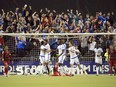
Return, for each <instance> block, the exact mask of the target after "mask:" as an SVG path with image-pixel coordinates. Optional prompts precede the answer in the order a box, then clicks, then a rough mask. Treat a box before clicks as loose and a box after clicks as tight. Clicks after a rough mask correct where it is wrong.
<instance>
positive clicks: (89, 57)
mask: <svg viewBox="0 0 116 87" xmlns="http://www.w3.org/2000/svg"><path fill="white" fill-rule="evenodd" d="M19 38H22V40H23V41H24V42H25V47H24V48H25V49H24V51H22V52H21V53H20V54H19V53H18V52H17V44H18V43H19ZM44 39H48V40H49V44H50V47H51V50H52V52H51V54H52V57H51V61H57V58H56V54H57V52H56V51H54V50H56V49H57V46H58V44H59V41H60V40H61V39H65V40H66V44H67V49H68V42H69V41H73V45H74V46H75V47H77V48H78V49H79V50H80V51H81V55H79V58H80V61H94V56H95V54H94V51H93V49H94V48H95V46H96V45H97V44H99V45H100V46H101V47H102V49H103V51H104V53H105V49H106V48H108V47H109V46H110V45H113V46H116V34H114V33H109V34H108V33H102V34H96V33H95V34H94V33H92V34H72V33H71V34H66V33H65V34H1V35H0V55H1V52H2V51H3V48H4V46H5V45H7V46H8V47H9V50H10V52H11V53H12V57H13V60H14V61H39V51H40V50H39V49H40V42H41V41H42V40H44ZM0 58H1V56H0ZM65 60H66V61H69V56H68V55H67V57H66V59H65ZM0 61H1V60H0Z"/></svg>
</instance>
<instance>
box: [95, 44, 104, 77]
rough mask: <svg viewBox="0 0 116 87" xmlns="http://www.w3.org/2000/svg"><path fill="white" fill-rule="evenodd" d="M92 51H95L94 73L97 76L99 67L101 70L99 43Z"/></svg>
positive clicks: (101, 53) (101, 52)
mask: <svg viewBox="0 0 116 87" xmlns="http://www.w3.org/2000/svg"><path fill="white" fill-rule="evenodd" d="M94 52H95V63H96V75H97V76H98V75H99V69H100V67H101V70H102V55H103V49H102V48H101V47H100V45H99V44H97V45H96V48H95V49H94Z"/></svg>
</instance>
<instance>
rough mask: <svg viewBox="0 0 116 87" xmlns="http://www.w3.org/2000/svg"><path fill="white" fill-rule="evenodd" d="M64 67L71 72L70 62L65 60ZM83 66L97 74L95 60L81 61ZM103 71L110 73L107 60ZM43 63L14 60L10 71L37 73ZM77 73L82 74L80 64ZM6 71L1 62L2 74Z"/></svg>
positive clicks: (51, 68) (15, 72) (0, 70)
mask: <svg viewBox="0 0 116 87" xmlns="http://www.w3.org/2000/svg"><path fill="white" fill-rule="evenodd" d="M54 65H55V62H52V64H51V65H50V70H51V72H52V73H53V67H54ZM63 65H64V69H65V72H67V73H70V72H71V71H70V63H69V62H67V61H65V62H64V64H63ZM81 67H82V68H83V69H84V70H85V71H86V74H96V65H95V62H81ZM102 67H103V71H104V72H102V70H101V69H100V71H99V72H100V73H104V74H108V73H109V65H108V63H107V62H104V63H103V65H102ZM40 69H41V65H39V62H31V61H22V62H14V64H13V65H12V64H10V66H9V73H10V74H17V75H24V74H31V75H37V74H39V73H40ZM74 70H75V74H80V70H79V68H78V66H76V65H75V66H74ZM3 73H4V65H3V63H2V62H0V75H3Z"/></svg>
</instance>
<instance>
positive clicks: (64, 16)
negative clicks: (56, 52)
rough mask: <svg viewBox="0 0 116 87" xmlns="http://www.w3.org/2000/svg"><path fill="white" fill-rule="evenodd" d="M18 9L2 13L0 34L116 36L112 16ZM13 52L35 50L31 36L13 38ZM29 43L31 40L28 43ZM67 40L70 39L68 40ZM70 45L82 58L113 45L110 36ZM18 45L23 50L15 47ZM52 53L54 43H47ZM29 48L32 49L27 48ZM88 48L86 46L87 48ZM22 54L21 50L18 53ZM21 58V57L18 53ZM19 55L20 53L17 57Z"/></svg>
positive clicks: (115, 20)
mask: <svg viewBox="0 0 116 87" xmlns="http://www.w3.org/2000/svg"><path fill="white" fill-rule="evenodd" d="M20 10H21V9H19V8H16V10H15V11H14V12H13V11H9V12H5V11H4V10H3V9H2V14H0V33H4V32H5V33H116V18H115V14H114V12H111V13H110V12H109V13H107V14H103V13H102V12H96V15H95V16H91V15H89V14H86V15H85V17H83V16H82V14H81V13H79V12H78V10H76V12H75V11H73V10H72V9H71V10H69V9H67V12H66V13H65V12H62V13H57V12H56V11H55V10H53V11H50V10H49V9H47V8H45V9H41V10H40V11H39V12H37V11H35V12H34V11H33V8H32V7H31V6H27V5H24V7H23V8H22V11H20ZM45 37H46V36H42V38H39V41H41V40H42V39H45ZM15 39H16V45H17V49H20V48H21V49H25V48H26V49H28V50H31V48H32V47H33V46H36V43H35V42H36V40H34V39H33V36H32V37H31V38H30V37H28V39H27V38H26V37H24V36H22V38H17V37H16V38H15ZM30 39H31V40H30ZM69 40H70V39H69ZM73 40H74V44H75V45H76V46H78V47H79V49H80V50H81V52H82V55H84V54H85V53H86V52H87V50H90V53H91V51H93V49H94V47H95V44H96V43H98V42H99V43H100V44H101V45H102V47H103V49H104V50H105V49H106V48H107V47H109V45H111V44H114V45H116V38H115V37H114V36H104V35H102V36H98V35H97V36H88V37H77V38H73ZM20 41H21V42H22V44H23V46H21V47H20V46H18V43H19V44H20ZM4 42H5V40H4V37H3V36H0V48H1V49H0V50H2V46H3V45H4ZM49 42H50V46H51V48H52V49H56V47H57V39H55V38H52V39H50V40H49ZM30 45H31V46H32V47H30ZM88 45H89V46H88ZM21 52H22V50H21ZM21 54H22V53H21ZM19 55H20V53H19Z"/></svg>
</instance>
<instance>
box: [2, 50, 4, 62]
mask: <svg viewBox="0 0 116 87" xmlns="http://www.w3.org/2000/svg"><path fill="white" fill-rule="evenodd" d="M2 61H4V51H3V52H2Z"/></svg>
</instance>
